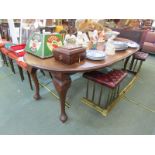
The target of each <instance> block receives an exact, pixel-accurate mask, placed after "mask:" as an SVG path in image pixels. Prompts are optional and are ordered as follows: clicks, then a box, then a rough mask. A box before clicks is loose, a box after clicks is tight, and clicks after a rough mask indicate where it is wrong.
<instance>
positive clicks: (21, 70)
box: [18, 66, 24, 81]
mask: <svg viewBox="0 0 155 155" xmlns="http://www.w3.org/2000/svg"><path fill="white" fill-rule="evenodd" d="M18 70H19V74H20V78H21V80H22V81H23V80H24V74H23V69H22V68H21V67H20V66H18Z"/></svg>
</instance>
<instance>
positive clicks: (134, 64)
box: [133, 59, 138, 72]
mask: <svg viewBox="0 0 155 155" xmlns="http://www.w3.org/2000/svg"><path fill="white" fill-rule="evenodd" d="M137 62H138V60H137V59H136V61H135V64H134V67H133V72H135V68H136V66H137Z"/></svg>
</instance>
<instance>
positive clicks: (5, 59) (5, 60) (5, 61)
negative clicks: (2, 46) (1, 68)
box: [1, 53, 9, 67]
mask: <svg viewBox="0 0 155 155" xmlns="http://www.w3.org/2000/svg"><path fill="white" fill-rule="evenodd" d="M1 56H2V59H3V61H4V64H6V65H7V67H8V66H9V65H8V62H7V58H6V56H5V54H3V53H1Z"/></svg>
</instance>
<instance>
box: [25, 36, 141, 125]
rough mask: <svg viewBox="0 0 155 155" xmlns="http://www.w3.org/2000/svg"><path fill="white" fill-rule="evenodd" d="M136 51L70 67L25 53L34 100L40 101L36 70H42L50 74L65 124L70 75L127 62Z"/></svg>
mask: <svg viewBox="0 0 155 155" xmlns="http://www.w3.org/2000/svg"><path fill="white" fill-rule="evenodd" d="M121 40H124V39H121ZM125 41H127V39H125ZM138 49H139V48H128V49H127V50H124V51H116V53H115V55H108V56H106V58H105V59H104V60H100V61H93V60H88V59H85V60H83V61H81V62H80V63H75V64H72V65H66V64H63V63H61V62H59V61H57V60H55V58H54V57H51V58H47V59H41V58H38V57H36V56H33V55H32V54H29V53H27V54H26V55H25V56H24V60H25V62H26V63H27V64H28V65H29V67H28V71H29V73H30V75H31V77H32V79H33V81H34V84H35V94H34V98H35V99H36V100H38V99H40V94H39V82H38V78H37V75H36V71H37V69H42V70H46V71H49V72H51V74H52V77H53V83H54V86H55V89H56V90H57V92H58V94H59V97H60V103H61V104H60V105H61V106H60V107H61V113H60V120H61V121H62V122H65V121H66V120H67V118H68V117H67V114H66V112H65V100H66V94H67V91H68V89H69V87H70V85H71V78H70V75H71V74H73V73H78V72H88V71H93V70H98V69H101V68H104V67H107V66H110V65H112V64H114V63H116V62H118V61H121V60H123V59H126V58H127V59H126V60H128V59H129V57H130V56H131V55H132V54H134V53H135V52H136V51H138ZM125 65H126V64H125Z"/></svg>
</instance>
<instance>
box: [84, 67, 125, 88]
mask: <svg viewBox="0 0 155 155" xmlns="http://www.w3.org/2000/svg"><path fill="white" fill-rule="evenodd" d="M83 76H84V77H85V78H87V79H89V80H92V81H94V82H97V83H99V84H102V85H104V86H107V87H109V88H115V87H116V86H117V85H118V84H119V83H120V82H121V81H122V80H123V79H124V78H125V77H126V76H127V72H125V71H122V70H113V71H111V72H109V73H107V74H104V73H102V72H99V71H92V72H88V73H84V75H83Z"/></svg>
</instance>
